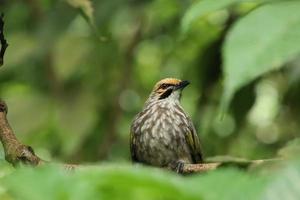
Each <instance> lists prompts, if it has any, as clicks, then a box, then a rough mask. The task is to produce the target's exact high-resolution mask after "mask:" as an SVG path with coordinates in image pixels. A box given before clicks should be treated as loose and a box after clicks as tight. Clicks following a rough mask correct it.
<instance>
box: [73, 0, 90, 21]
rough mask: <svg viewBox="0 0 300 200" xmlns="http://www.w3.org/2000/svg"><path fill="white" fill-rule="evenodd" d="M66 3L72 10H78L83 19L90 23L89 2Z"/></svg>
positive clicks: (85, 0)
mask: <svg viewBox="0 0 300 200" xmlns="http://www.w3.org/2000/svg"><path fill="white" fill-rule="evenodd" d="M67 2H68V3H69V4H70V5H71V6H72V7H74V8H78V9H80V11H81V12H82V14H83V17H84V18H85V19H86V20H87V21H88V22H89V23H92V22H93V21H94V19H93V12H94V9H93V6H92V2H91V1H90V0H67Z"/></svg>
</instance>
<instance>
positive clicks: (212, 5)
mask: <svg viewBox="0 0 300 200" xmlns="http://www.w3.org/2000/svg"><path fill="white" fill-rule="evenodd" d="M239 2H245V0H218V1H212V0H202V1H199V2H196V3H194V4H193V5H192V6H191V7H190V8H189V9H188V10H187V12H186V13H185V15H184V17H183V19H182V22H181V29H182V30H183V32H186V31H187V30H188V29H189V27H190V25H191V24H192V23H193V22H194V21H195V20H196V19H199V18H201V17H203V16H205V15H207V14H209V13H211V12H213V11H216V10H220V9H223V8H226V7H228V6H230V5H232V4H234V3H239Z"/></svg>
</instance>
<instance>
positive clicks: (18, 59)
mask: <svg viewBox="0 0 300 200" xmlns="http://www.w3.org/2000/svg"><path fill="white" fill-rule="evenodd" d="M299 7H300V3H299V2H298V1H296V0H295V1H284V0H282V1H280V0H277V1H276V0H273V1H272V0H269V1H268V0H261V1H259V0H256V1H242V0H218V1H217V0H215V1H213V0H202V1H193V0H186V1H181V0H151V1H150V0H142V1H136V0H107V1H96V0H94V1H90V0H65V1H59V0H25V1H10V0H0V11H2V12H4V13H5V35H6V39H7V40H8V42H9V44H10V46H9V47H8V49H7V52H6V55H5V65H4V66H3V67H1V69H0V97H1V98H3V99H4V100H5V101H6V102H7V103H8V106H9V112H8V119H9V121H10V123H11V126H12V127H13V129H14V130H15V132H16V135H17V137H18V138H20V140H21V141H23V142H24V143H26V144H30V145H31V146H33V148H34V149H35V151H36V153H37V154H38V155H40V156H41V157H42V158H44V159H49V160H50V159H51V160H55V159H57V160H60V161H64V162H66V161H68V162H80V163H85V162H94V161H104V160H105V161H113V162H115V163H126V162H128V161H129V144H128V142H129V138H128V137H129V127H130V123H131V120H132V119H133V117H134V115H135V114H136V113H137V112H139V110H140V109H141V108H142V106H143V103H144V101H145V100H146V99H147V96H148V95H149V93H150V91H151V89H152V87H153V85H154V83H155V82H156V81H158V80H159V79H161V78H165V77H177V78H181V79H188V80H189V81H190V82H191V83H192V84H191V85H190V86H189V87H188V88H187V89H186V90H185V91H184V94H183V98H182V104H183V107H184V108H185V110H186V111H187V112H188V113H189V115H191V117H192V119H193V121H194V123H195V125H196V129H197V131H198V133H199V136H200V138H201V141H202V144H203V147H204V152H205V155H206V157H211V156H215V155H231V156H236V157H243V158H247V159H261V158H272V157H276V156H278V155H279V156H283V157H287V158H294V157H297V155H299V141H298V140H297V139H296V140H293V141H291V140H292V139H294V138H297V137H299V129H300V123H299V121H300V115H299V113H300V104H299V102H300V66H299V65H300V59H299V52H300V49H299V45H298V44H299V38H300V15H299V12H298V10H299ZM220 105H223V107H221V108H225V109H223V110H222V109H221V112H220ZM220 115H221V117H220ZM286 144H287V146H286V147H285V148H283V149H281V147H284V146H285V145H286ZM280 149H281V150H280ZM277 152H278V153H277ZM0 155H1V158H3V156H2V155H3V152H2V149H0ZM295 155H296V156H295ZM2 160H3V159H2ZM3 162H4V161H3ZM118 165H120V164H118ZM265 171H268V170H257V171H255V172H252V173H254V174H247V173H246V172H241V171H238V170H236V169H228V170H220V171H216V172H213V173H210V174H207V175H199V176H198V175H197V176H192V177H177V176H176V175H173V174H169V173H165V172H161V171H158V170H155V169H143V168H139V167H130V166H126V165H125V166H122V167H114V165H108V166H103V167H100V168H97V169H96V168H90V167H88V169H82V170H79V171H76V172H74V173H66V172H63V171H61V170H59V169H58V168H57V167H49V168H42V169H18V170H16V171H15V170H12V169H11V168H10V167H9V166H8V165H7V164H3V163H2V164H1V165H0V178H1V179H0V181H1V184H0V198H1V199H13V197H16V198H17V199H30V200H34V199H47V198H46V197H45V194H49V195H47V196H48V198H50V199H97V197H98V198H99V197H103V198H114V199H121V198H122V199H124V198H125V197H128V198H131V199H201V198H202V199H257V198H262V199H270V200H274V199H297V198H296V197H299V196H300V195H299V192H297V191H300V190H299V188H296V187H298V185H297V184H295V188H293V187H292V188H287V187H283V186H282V185H284V184H290V185H293V183H295V180H298V181H299V173H298V172H299V164H297V163H296V164H295V163H291V164H290V165H289V166H288V167H285V168H284V167H283V169H282V170H281V171H280V170H274V172H273V171H272V172H270V174H271V175H270V174H268V175H264V172H265ZM2 181H3V183H5V186H4V185H2ZM129 183H130V184H129ZM229 183H230V184H229ZM7 191H10V192H9V193H8V192H7ZM162 191H163V192H162ZM50 194H51V195H50ZM285 194H289V195H285ZM1 195H2V196H1ZM221 197H222V198H221ZM281 197H285V198H281ZM288 197H289V198H288ZM298 199H299V198H298Z"/></svg>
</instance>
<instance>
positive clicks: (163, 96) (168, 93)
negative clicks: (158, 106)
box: [149, 78, 190, 101]
mask: <svg viewBox="0 0 300 200" xmlns="http://www.w3.org/2000/svg"><path fill="white" fill-rule="evenodd" d="M188 84H190V83H189V82H188V81H182V80H179V79H175V78H165V79H162V80H160V81H158V82H157V83H156V84H155V86H154V88H153V90H152V92H151V95H150V97H149V98H150V99H151V100H174V101H175V100H178V101H179V100H180V98H181V92H182V90H183V89H184V88H185V87H186V86H187V85H188Z"/></svg>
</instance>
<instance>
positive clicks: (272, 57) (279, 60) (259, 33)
mask: <svg viewBox="0 0 300 200" xmlns="http://www.w3.org/2000/svg"><path fill="white" fill-rule="evenodd" d="M299 10H300V2H298V1H288V2H281V3H274V4H267V5H264V6H261V7H259V8H258V9H256V10H254V11H253V12H251V13H250V14H248V15H247V16H245V17H243V18H242V19H241V20H239V21H238V22H237V23H236V24H234V26H233V28H232V29H231V30H230V32H229V33H228V35H227V37H226V39H225V44H224V46H223V60H224V79H225V80H224V84H225V86H224V87H225V88H224V94H223V99H222V108H223V109H226V108H227V107H228V105H229V103H230V100H231V99H232V97H233V95H234V93H235V92H236V91H237V90H238V89H240V88H241V87H243V86H245V85H246V84H248V83H249V82H251V81H253V80H254V79H255V78H257V77H259V76H261V75H263V74H265V73H267V72H270V71H271V70H275V69H279V68H281V67H282V66H283V64H285V63H286V62H287V61H290V60H291V59H294V58H295V57H296V56H298V55H299V53H300V45H299V43H300V12H299Z"/></svg>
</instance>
